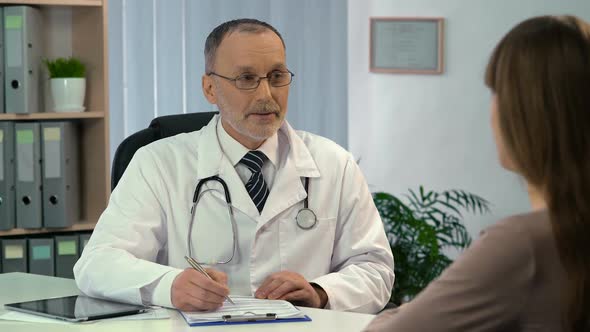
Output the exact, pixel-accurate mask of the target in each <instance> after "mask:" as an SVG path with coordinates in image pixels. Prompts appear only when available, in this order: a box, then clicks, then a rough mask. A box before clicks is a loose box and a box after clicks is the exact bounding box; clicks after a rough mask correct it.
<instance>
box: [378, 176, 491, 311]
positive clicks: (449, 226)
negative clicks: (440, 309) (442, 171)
mask: <svg viewBox="0 0 590 332" xmlns="http://www.w3.org/2000/svg"><path fill="white" fill-rule="evenodd" d="M404 197H405V199H406V200H407V203H404V202H403V201H402V200H400V199H399V198H397V197H395V196H394V195H391V194H388V193H383V192H378V193H374V194H373V200H374V201H375V205H376V206H377V210H378V211H379V214H380V215H381V219H382V220H383V224H384V227H385V232H386V234H387V237H388V240H389V245H390V246H391V250H392V251H393V256H394V257H395V285H394V291H393V293H392V296H391V302H393V303H395V304H397V305H399V304H401V303H403V302H407V301H409V300H411V299H412V298H414V297H415V296H416V295H417V294H418V293H419V292H420V291H421V290H422V289H424V288H425V287H426V286H427V285H428V284H429V283H430V282H431V281H432V280H434V279H435V278H436V277H438V276H439V275H440V274H441V272H442V271H443V270H444V269H445V268H446V267H447V266H449V265H450V264H451V263H452V260H451V259H450V258H449V257H447V256H446V255H445V254H444V253H443V249H449V248H454V249H459V250H463V249H465V248H467V247H468V246H469V245H470V244H471V237H470V236H469V233H468V232H467V229H465V226H463V223H462V221H461V220H462V218H463V215H462V213H461V210H464V211H466V212H471V213H474V214H475V213H480V214H484V213H487V212H489V202H488V201H487V200H485V199H483V198H481V197H479V196H477V195H474V194H471V193H468V192H465V191H463V190H445V191H442V192H435V191H428V192H425V190H424V188H423V187H422V186H420V187H419V190H418V192H417V193H416V192H415V191H413V190H411V189H410V190H409V195H408V194H406V195H404Z"/></svg>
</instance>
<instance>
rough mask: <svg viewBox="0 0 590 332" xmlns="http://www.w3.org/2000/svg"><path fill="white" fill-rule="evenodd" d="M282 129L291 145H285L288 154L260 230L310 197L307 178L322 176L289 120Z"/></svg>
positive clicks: (262, 216) (276, 179)
mask: <svg viewBox="0 0 590 332" xmlns="http://www.w3.org/2000/svg"><path fill="white" fill-rule="evenodd" d="M280 131H281V132H282V134H284V135H285V138H286V139H287V143H288V144H285V146H286V148H287V149H288V153H287V154H286V155H287V157H286V158H285V160H284V161H282V165H280V167H279V168H278V170H277V173H276V175H275V180H274V183H273V186H272V188H271V190H270V195H269V196H268V199H267V201H266V204H265V206H264V209H263V210H262V215H261V216H260V220H259V222H258V229H260V228H261V227H262V226H263V225H264V224H266V223H268V222H269V221H271V220H273V218H275V217H276V216H277V215H279V214H280V213H282V212H283V211H285V210H287V209H288V208H290V207H292V206H293V205H295V204H297V203H299V202H301V201H303V200H304V199H305V198H306V197H307V193H306V192H305V187H304V186H303V181H302V180H303V178H306V177H308V178H315V177H319V176H320V172H319V170H318V168H317V165H316V163H315V161H314V160H313V157H312V156H311V153H310V152H309V150H308V149H307V146H306V145H305V143H304V142H303V140H302V139H301V138H300V137H299V136H298V135H297V133H296V132H295V131H294V130H293V128H291V126H290V125H289V124H288V123H287V122H285V123H284V124H283V126H282V127H281V129H280ZM281 132H280V133H279V134H281Z"/></svg>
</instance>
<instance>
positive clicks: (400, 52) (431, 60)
mask: <svg viewBox="0 0 590 332" xmlns="http://www.w3.org/2000/svg"><path fill="white" fill-rule="evenodd" d="M369 40H370V46H369V47H370V50H369V57H370V59H369V71H371V72H374V73H396V74H431V75H440V74H442V73H443V71H444V57H443V49H444V18H442V17H372V18H370V37H369Z"/></svg>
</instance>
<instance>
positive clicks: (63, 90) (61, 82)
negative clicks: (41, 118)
mask: <svg viewBox="0 0 590 332" xmlns="http://www.w3.org/2000/svg"><path fill="white" fill-rule="evenodd" d="M50 87H51V97H52V98H53V110H54V111H55V112H83V111H84V109H85V107H84V95H85V94H86V79H85V78H52V79H51V82H50Z"/></svg>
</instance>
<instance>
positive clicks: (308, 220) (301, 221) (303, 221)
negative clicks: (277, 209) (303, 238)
mask: <svg viewBox="0 0 590 332" xmlns="http://www.w3.org/2000/svg"><path fill="white" fill-rule="evenodd" d="M295 220H296V221H297V226H299V228H301V229H312V228H313V227H314V226H315V225H316V224H317V222H318V219H317V217H316V215H315V213H313V211H312V210H311V209H308V208H303V209H301V210H299V212H297V216H296V217H295Z"/></svg>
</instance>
